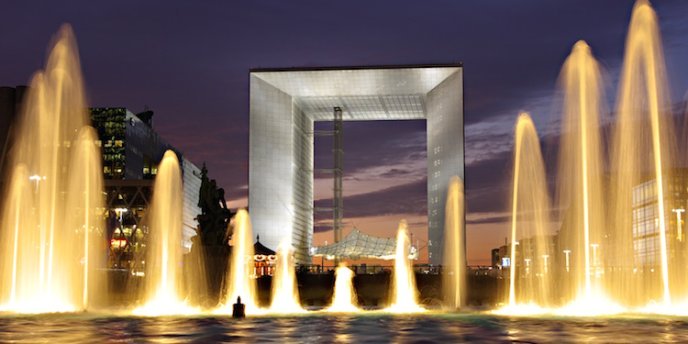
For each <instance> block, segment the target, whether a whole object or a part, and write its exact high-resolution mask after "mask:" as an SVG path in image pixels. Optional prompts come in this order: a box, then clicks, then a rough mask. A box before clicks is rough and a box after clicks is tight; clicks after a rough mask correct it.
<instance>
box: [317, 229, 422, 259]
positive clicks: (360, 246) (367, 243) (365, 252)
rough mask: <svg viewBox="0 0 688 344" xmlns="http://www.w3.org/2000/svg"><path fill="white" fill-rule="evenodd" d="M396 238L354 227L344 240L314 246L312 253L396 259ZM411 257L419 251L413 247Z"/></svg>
mask: <svg viewBox="0 0 688 344" xmlns="http://www.w3.org/2000/svg"><path fill="white" fill-rule="evenodd" d="M396 246H397V243H396V240H395V239H394V238H378V237H374V236H371V235H367V234H364V233H361V231H360V230H358V229H357V228H354V229H353V230H352V231H351V232H350V233H349V234H348V235H347V236H346V237H344V238H343V239H342V241H340V242H338V243H334V244H331V245H325V246H318V247H313V248H312V249H311V254H312V255H313V256H316V257H321V256H325V257H326V258H327V259H335V258H338V259H366V258H372V259H384V260H392V259H394V255H395V250H396ZM409 258H411V259H416V258H417V251H416V249H415V247H413V246H412V247H411V250H410V255H409Z"/></svg>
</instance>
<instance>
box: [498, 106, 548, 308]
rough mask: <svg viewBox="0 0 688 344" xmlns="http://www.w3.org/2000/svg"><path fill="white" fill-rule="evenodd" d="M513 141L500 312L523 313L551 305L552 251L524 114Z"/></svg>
mask: <svg viewBox="0 0 688 344" xmlns="http://www.w3.org/2000/svg"><path fill="white" fill-rule="evenodd" d="M514 141H515V148H514V172H513V185H512V187H513V189H512V201H511V202H512V203H511V209H512V212H511V247H510V250H511V252H510V255H511V257H510V259H511V267H510V269H509V299H508V300H509V301H508V302H509V303H508V306H507V307H506V308H504V309H503V310H502V311H503V312H507V313H509V312H515V313H522V312H532V311H533V310H534V308H535V309H536V308H537V307H533V305H537V306H548V305H549V303H550V302H551V299H550V287H551V280H552V275H553V274H552V273H550V268H549V263H550V260H549V257H551V256H552V254H553V252H552V250H551V247H550V246H551V243H550V236H549V230H548V228H547V226H548V225H549V223H550V220H549V210H550V208H549V196H548V193H547V181H546V177H545V168H544V165H543V160H542V153H541V152H540V140H539V138H538V135H537V132H536V130H535V125H534V124H533V121H532V120H531V118H530V116H529V115H528V114H527V113H521V114H520V115H519V116H518V121H517V122H516V130H515V134H514ZM517 289H518V293H517Z"/></svg>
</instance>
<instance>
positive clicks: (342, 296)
mask: <svg viewBox="0 0 688 344" xmlns="http://www.w3.org/2000/svg"><path fill="white" fill-rule="evenodd" d="M334 274H335V281H334V294H333V295H332V304H331V305H330V307H328V308H327V309H326V311H327V312H357V311H359V310H360V309H359V308H358V307H356V302H357V298H356V290H354V276H355V274H354V272H353V271H352V270H351V269H349V268H348V267H347V266H346V264H344V263H340V264H339V266H338V267H337V270H335V272H334Z"/></svg>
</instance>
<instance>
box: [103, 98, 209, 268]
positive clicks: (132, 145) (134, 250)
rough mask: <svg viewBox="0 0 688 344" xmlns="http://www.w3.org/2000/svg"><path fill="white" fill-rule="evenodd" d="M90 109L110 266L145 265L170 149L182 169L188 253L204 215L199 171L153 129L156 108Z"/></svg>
mask: <svg viewBox="0 0 688 344" xmlns="http://www.w3.org/2000/svg"><path fill="white" fill-rule="evenodd" d="M90 110H91V120H92V125H93V127H94V128H95V129H96V131H97V132H98V138H99V143H98V144H99V145H100V146H101V150H102V154H103V175H104V176H105V188H106V193H107V199H106V205H107V208H108V211H107V230H108V240H109V242H110V255H109V259H110V266H112V267H117V268H126V269H131V270H132V271H138V270H142V268H143V267H142V266H141V265H140V263H141V261H142V260H143V256H144V255H143V253H144V252H145V240H146V235H147V233H148V228H147V227H146V226H145V225H144V222H145V221H144V219H145V215H146V211H147V209H148V206H149V204H150V201H151V197H152V191H153V190H152V187H153V179H154V178H155V176H156V174H157V165H158V163H159V162H160V160H161V159H162V156H163V155H164V154H165V151H167V150H168V149H171V150H173V151H175V152H176V153H177V157H178V158H179V162H180V168H181V169H182V178H183V188H184V190H183V192H184V208H183V209H182V211H183V218H182V220H183V239H182V242H181V243H180V244H181V245H183V247H184V248H185V250H186V251H188V250H189V249H190V248H191V237H192V236H194V235H195V234H196V231H195V229H196V226H197V223H196V219H195V218H196V216H197V215H198V214H200V213H201V209H200V208H199V207H198V195H199V189H200V185H201V172H200V169H199V168H198V167H197V166H196V165H194V164H193V163H192V162H191V161H189V160H187V159H185V158H184V157H183V155H182V154H181V153H180V152H179V151H178V150H177V149H175V148H174V147H172V146H171V145H170V144H169V143H167V142H166V141H165V140H163V139H162V138H161V137H160V136H159V135H158V134H157V133H156V132H155V131H154V130H153V126H152V119H153V112H152V111H144V112H142V113H140V114H133V113H132V112H131V111H129V110H127V109H126V108H123V107H108V108H91V109H90Z"/></svg>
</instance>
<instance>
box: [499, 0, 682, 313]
mask: <svg viewBox="0 0 688 344" xmlns="http://www.w3.org/2000/svg"><path fill="white" fill-rule="evenodd" d="M664 69H665V67H664V58H663V56H662V47H661V40H660V36H659V29H658V25H657V17H656V14H655V12H654V11H653V9H652V8H651V7H650V4H649V3H648V2H647V1H645V0H638V1H637V2H636V4H635V6H634V8H633V15H632V18H631V23H630V26H629V32H628V37H627V40H626V52H625V56H624V62H623V69H622V72H621V79H620V84H619V96H618V104H617V110H616V116H617V117H616V121H615V123H614V126H613V135H612V140H611V150H610V159H609V175H610V178H609V182H608V183H605V178H604V177H603V176H604V174H605V166H606V163H605V159H604V150H603V147H604V145H603V140H602V137H601V133H600V132H601V129H600V128H601V118H600V116H601V113H602V111H604V106H603V101H602V99H603V95H602V93H603V92H602V86H601V81H600V71H599V67H598V64H597V62H596V61H595V59H594V58H593V56H592V53H591V51H590V47H589V46H588V45H587V44H586V43H585V42H583V41H579V42H577V43H576V44H575V45H574V47H573V49H572V52H571V55H570V56H569V57H568V58H567V60H566V62H565V63H564V66H563V68H562V86H563V90H564V111H563V121H562V137H561V144H560V154H559V175H558V183H557V186H558V195H559V199H558V207H559V209H561V222H562V226H561V231H560V235H559V241H558V242H557V243H556V244H555V246H556V247H557V248H558V250H557V252H551V249H549V248H547V247H546V246H550V244H545V243H541V242H540V243H538V238H540V237H542V236H543V235H544V234H545V232H544V231H543V230H542V229H544V228H545V226H544V224H545V223H547V222H548V219H547V218H546V211H543V210H546V209H548V206H547V191H546V188H545V180H546V179H545V176H544V169H543V168H542V167H541V166H542V165H541V157H540V151H539V144H538V142H537V135H536V134H535V129H534V127H532V123H531V122H530V120H529V119H527V118H525V117H524V116H523V115H522V116H521V117H520V118H519V124H518V125H517V130H516V144H515V153H514V154H515V166H514V190H513V203H512V218H513V220H512V243H511V270H510V277H511V278H510V284H509V307H511V309H512V310H514V312H513V313H518V314H524V313H539V312H545V311H547V312H552V313H556V314H564V315H599V314H614V313H619V312H623V311H626V310H628V309H636V310H640V311H641V312H645V311H647V312H657V313H671V314H685V313H686V312H685V311H682V310H681V308H682V307H683V306H682V305H680V304H679V303H676V302H674V301H672V300H673V299H674V298H675V297H681V298H686V296H687V295H686V292H687V290H686V285H685V284H686V283H685V282H686V279H685V276H684V274H685V270H684V269H683V268H682V267H683V266H684V262H683V261H681V259H682V258H680V257H679V256H680V252H679V251H680V250H681V249H682V248H681V247H682V246H681V245H680V243H679V242H680V241H681V240H682V234H681V229H680V221H681V219H680V212H678V211H677V215H676V216H677V218H676V224H677V225H678V230H677V231H676V234H674V231H673V230H672V229H671V228H669V223H670V222H669V220H670V218H672V216H673V214H671V213H669V212H668V211H667V210H668V209H669V208H668V207H669V205H673V204H676V202H678V200H674V199H673V197H674V195H675V194H676V193H675V192H674V191H671V192H670V190H672V189H670V188H675V185H676V183H680V181H678V179H676V176H674V175H673V174H672V172H673V170H672V169H671V168H672V164H674V163H675V159H674V158H675V153H674V150H675V148H676V147H675V146H674V145H675V142H674V133H673V130H672V127H673V123H672V118H671V109H670V101H669V99H668V97H667V94H668V92H667V82H666V72H665V70H664ZM528 146H530V148H528ZM524 173H525V174H524ZM607 184H608V185H607ZM524 192H525V193H524ZM607 193H608V194H607ZM523 202H527V203H526V204H524V203H523ZM676 206H677V207H678V208H680V204H676ZM679 210H680V211H683V209H679ZM518 219H520V220H518ZM524 229H525V230H534V232H531V233H530V234H527V233H524ZM517 234H520V235H519V236H518V237H517ZM519 237H520V238H519ZM523 238H528V240H527V242H526V241H524V239H523ZM670 239H673V240H670ZM527 244H528V245H533V244H534V245H535V246H533V247H530V248H529V247H526V245H527ZM543 245H545V246H543ZM655 250H656V251H655ZM671 250H673V252H674V253H671ZM518 255H522V257H518ZM526 255H530V256H529V257H526ZM540 256H541V257H542V258H543V260H542V261H540V260H539V259H538V257H540ZM674 256H676V257H677V258H672V257H674ZM550 257H552V258H550ZM557 257H558V258H557ZM550 260H551V261H554V262H559V263H557V264H558V266H560V268H559V269H558V270H559V271H558V272H557V273H555V274H552V273H550V272H551V271H550V269H548V265H547V264H548V262H549V261H550ZM538 263H541V267H540V268H538ZM562 263H563V264H562ZM555 282H556V283H557V285H559V286H560V287H559V288H557V291H556V293H555V292H553V291H551V290H550V291H548V290H547V289H548V288H550V287H551V286H552V285H554V283H555ZM519 283H520V285H519ZM524 303H525V304H530V305H531V306H532V307H529V308H527V309H519V308H518V307H517V306H518V305H523V304H524ZM562 304H563V306H562ZM509 307H507V309H509ZM549 307H558V308H549ZM638 307H643V308H638Z"/></svg>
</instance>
